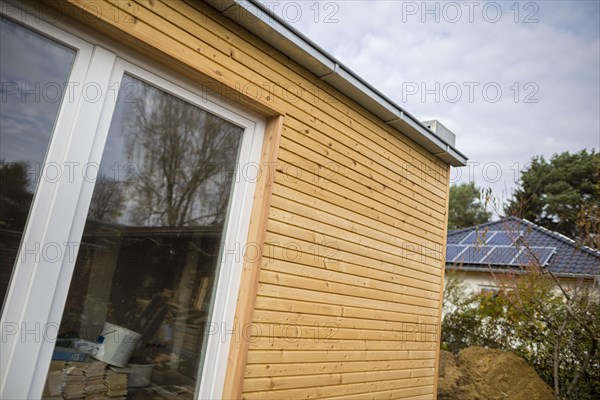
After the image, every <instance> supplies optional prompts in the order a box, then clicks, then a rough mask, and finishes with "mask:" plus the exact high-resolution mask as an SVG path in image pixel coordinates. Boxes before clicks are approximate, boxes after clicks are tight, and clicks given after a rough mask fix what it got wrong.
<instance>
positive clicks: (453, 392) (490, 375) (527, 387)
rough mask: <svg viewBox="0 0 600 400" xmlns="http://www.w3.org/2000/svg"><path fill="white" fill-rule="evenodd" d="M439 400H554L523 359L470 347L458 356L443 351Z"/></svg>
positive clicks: (492, 350)
mask: <svg viewBox="0 0 600 400" xmlns="http://www.w3.org/2000/svg"><path fill="white" fill-rule="evenodd" d="M438 399H439V400H500V399H510V400H551V399H554V394H553V392H552V389H550V387H549V386H548V385H546V383H544V381H542V379H541V378H540V377H539V376H538V375H537V373H536V372H535V370H534V369H533V368H531V367H530V366H529V365H527V363H526V362H525V361H524V360H523V359H522V358H520V357H517V356H516V355H514V354H512V353H508V352H505V351H502V350H496V349H484V348H481V347H469V348H467V349H464V350H462V351H461V352H460V353H459V354H458V356H454V355H453V354H452V353H449V352H447V351H442V352H441V355H440V372H439V382H438Z"/></svg>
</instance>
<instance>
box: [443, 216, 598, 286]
mask: <svg viewBox="0 0 600 400" xmlns="http://www.w3.org/2000/svg"><path fill="white" fill-rule="evenodd" d="M486 231H487V232H488V233H489V232H496V231H497V232H509V233H510V232H514V233H516V235H510V234H509V235H508V236H511V237H512V238H514V237H515V236H518V234H519V233H520V236H521V238H522V240H523V242H524V243H526V244H527V246H529V247H531V248H542V247H543V248H551V249H554V250H551V251H550V253H548V254H552V255H551V256H550V258H549V259H548V261H547V263H545V264H543V267H544V268H546V269H548V270H550V271H552V272H553V273H555V274H556V275H558V276H573V277H590V278H591V277H592V276H594V275H600V251H598V250H595V249H592V248H589V247H586V246H579V245H577V243H575V241H574V240H572V239H570V238H568V237H566V236H564V235H562V234H560V233H558V232H554V231H551V230H548V229H546V228H543V227H541V226H538V225H536V224H534V223H532V222H530V221H527V220H526V219H520V218H517V217H507V218H503V219H500V220H498V221H494V222H488V223H485V224H481V225H477V226H473V227H469V228H465V229H459V230H450V231H448V240H447V244H448V246H449V247H450V246H452V245H458V244H460V243H461V242H462V241H463V240H464V239H465V238H467V236H469V235H471V236H470V237H471V238H473V237H474V236H473V235H477V236H478V237H480V238H481V237H482V236H483V232H486ZM472 232H476V233H472ZM486 236H487V237H489V234H487V235H486ZM467 240H468V239H467ZM479 246H480V247H481V246H484V247H493V246H491V245H489V244H482V243H479ZM459 258H460V257H452V254H450V252H449V251H448V252H447V254H446V267H447V268H451V269H461V270H482V269H485V270H488V268H489V267H490V265H484V263H475V262H466V261H465V262H462V263H460V264H459V263H458V261H459V260H458V259H459ZM453 260H454V261H453ZM484 260H485V259H484ZM491 267H492V268H494V270H507V269H508V270H514V268H515V264H514V263H513V264H510V263H509V262H506V260H504V262H495V263H494V265H492V266H491Z"/></svg>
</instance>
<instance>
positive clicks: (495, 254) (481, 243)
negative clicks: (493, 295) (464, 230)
mask: <svg viewBox="0 0 600 400" xmlns="http://www.w3.org/2000/svg"><path fill="white" fill-rule="evenodd" d="M520 236H521V234H520V233H514V234H513V233H510V234H509V233H506V232H503V231H488V232H485V233H482V234H479V235H478V233H477V232H471V233H469V234H468V235H467V236H466V237H465V238H464V239H463V240H462V241H461V242H460V244H449V245H448V246H447V248H446V262H452V263H459V264H482V265H509V266H520V265H536V264H537V263H538V262H539V264H540V265H541V266H545V265H546V264H548V261H550V258H551V257H552V255H553V254H554V253H555V251H556V248H555V247H527V246H523V245H521V244H519V242H518V240H517V239H518V238H519V237H520Z"/></svg>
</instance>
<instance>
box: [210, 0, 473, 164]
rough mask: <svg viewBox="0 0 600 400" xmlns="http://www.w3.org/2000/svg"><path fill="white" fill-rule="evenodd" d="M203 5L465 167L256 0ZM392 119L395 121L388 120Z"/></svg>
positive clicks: (444, 146)
mask: <svg viewBox="0 0 600 400" xmlns="http://www.w3.org/2000/svg"><path fill="white" fill-rule="evenodd" d="M205 1H206V2H207V3H208V4H210V5H211V6H213V7H214V8H215V9H216V10H217V11H218V12H220V13H221V14H223V15H225V16H226V17H228V18H230V19H232V20H234V21H235V22H237V23H238V24H240V25H241V26H243V27H244V28H246V29H248V30H249V31H251V32H253V33H255V34H256V35H258V36H259V37H261V38H262V39H263V40H265V41H267V42H268V43H269V44H271V45H272V46H274V47H275V48H276V49H278V50H279V51H281V52H282V53H284V54H286V55H287V56H288V57H290V58H292V59H293V60H294V61H296V62H298V63H299V64H300V65H302V66H303V67H305V68H307V69H308V70H309V71H311V72H312V73H314V74H315V75H316V76H317V77H319V78H320V79H322V80H323V81H325V82H327V83H329V84H331V85H332V86H334V87H335V88H336V89H338V90H340V92H342V93H344V94H346V95H348V96H349V97H351V98H352V99H353V100H355V101H356V102H358V103H359V104H360V105H362V106H363V107H365V108H366V109H368V110H369V111H371V112H373V113H374V114H375V115H377V116H378V117H379V118H382V119H383V120H384V121H385V122H386V123H387V124H388V125H390V126H392V127H394V128H395V129H396V130H397V131H399V132H400V133H401V134H403V135H405V136H408V137H410V138H411V139H413V140H415V141H416V142H417V143H419V144H421V145H423V146H424V147H425V148H426V149H427V150H429V151H431V152H432V153H433V154H434V155H435V156H437V157H438V158H440V159H441V160H443V161H444V162H446V163H448V164H450V165H452V166H455V167H459V166H464V165H466V162H467V157H466V156H465V155H463V154H462V153H460V152H459V151H458V150H457V149H456V148H454V146H452V145H451V144H450V143H447V142H446V141H445V140H443V139H442V138H440V137H439V136H438V135H436V134H435V133H434V132H433V131H431V130H430V129H429V128H427V127H426V126H425V125H424V124H423V123H422V122H421V121H419V120H417V119H416V118H415V117H413V116H412V115H411V114H409V113H407V112H406V111H405V110H404V109H403V108H402V107H400V106H399V105H397V104H396V103H394V102H393V101H392V100H390V99H389V98H388V97H387V96H385V95H383V94H382V93H381V92H380V91H378V90H377V89H375V88H374V87H373V86H372V85H370V84H369V83H368V82H366V81H365V80H364V79H362V78H361V77H360V76H358V75H357V74H356V73H354V72H353V71H352V70H350V69H349V68H347V67H346V66H344V64H342V63H341V62H340V61H338V60H337V59H336V58H335V57H333V56H332V55H330V54H329V53H328V52H326V51H325V50H323V49H322V48H321V47H319V46H318V45H317V44H315V43H314V42H313V41H312V40H310V39H308V38H307V37H306V36H304V35H303V34H302V33H300V32H298V31H297V30H296V29H295V28H293V27H292V26H290V25H289V24H288V23H287V22H285V21H284V20H283V19H281V18H280V17H279V16H277V15H276V14H274V13H273V12H271V10H269V9H268V8H266V7H265V6H263V5H262V4H260V3H259V2H258V1H257V0H205ZM251 16H252V17H251ZM394 116H395V117H396V119H390V118H389V117H394ZM398 122H402V123H400V124H398ZM395 125H400V126H402V127H403V128H406V130H400V129H399V127H398V126H395Z"/></svg>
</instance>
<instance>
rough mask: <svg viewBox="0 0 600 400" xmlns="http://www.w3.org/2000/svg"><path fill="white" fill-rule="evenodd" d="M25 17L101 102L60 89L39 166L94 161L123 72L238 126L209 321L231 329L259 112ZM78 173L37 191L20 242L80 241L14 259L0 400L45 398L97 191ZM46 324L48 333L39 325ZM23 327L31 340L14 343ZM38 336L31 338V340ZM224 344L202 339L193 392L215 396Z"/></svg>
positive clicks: (259, 137) (220, 339)
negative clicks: (59, 48)
mask: <svg viewBox="0 0 600 400" xmlns="http://www.w3.org/2000/svg"><path fill="white" fill-rule="evenodd" d="M7 6H8V7H16V6H13V5H10V4H8V5H7V4H6V3H5V2H4V1H2V0H0V7H1V8H0V13H2V14H3V15H4V13H5V10H7ZM29 15H30V18H23V19H22V20H17V21H18V22H19V23H21V24H23V25H25V26H28V27H30V28H31V29H34V30H36V31H38V32H40V33H42V34H44V35H45V36H48V37H50V38H52V39H55V40H58V41H60V42H63V43H65V44H66V45H68V46H69V47H71V48H74V49H76V50H77V51H78V54H77V56H76V61H75V63H74V65H73V68H72V71H71V75H70V76H69V81H70V82H85V83H91V82H93V83H94V84H97V85H98V87H99V88H100V90H101V96H100V97H99V98H95V100H97V101H85V100H84V99H83V98H81V97H79V96H76V97H75V99H76V101H69V100H70V99H68V98H67V96H65V99H63V104H62V105H61V107H60V111H59V115H58V117H57V122H56V125H55V128H54V132H56V134H53V135H52V138H51V142H50V146H49V150H48V154H47V156H46V161H45V164H44V165H48V164H49V163H50V162H58V163H59V164H60V165H65V164H64V163H65V162H76V163H79V164H78V165H82V166H84V165H88V163H97V164H100V161H101V159H102V153H103V150H104V145H105V142H106V138H107V135H108V130H109V127H110V123H111V119H112V115H113V111H114V108H115V103H116V92H117V91H115V90H114V88H115V87H119V85H120V82H121V79H122V77H123V74H124V73H127V74H130V75H133V76H135V77H137V78H139V79H141V80H143V81H145V82H147V83H149V84H150V85H153V86H155V87H157V88H159V89H161V90H164V91H166V92H169V93H171V94H173V95H175V96H177V97H179V98H181V99H183V100H185V101H188V102H189V103H191V104H193V105H195V106H197V107H199V108H202V109H204V110H206V111H208V112H211V113H213V114H215V115H217V116H219V117H221V118H223V119H225V120H227V121H229V122H232V123H234V124H235V125H238V126H240V127H242V128H243V129H244V134H243V138H242V142H241V144H240V151H239V158H238V160H237V162H238V166H240V168H239V169H238V173H237V174H236V183H235V184H234V187H233V190H232V193H231V195H230V196H231V200H230V209H229V211H228V216H227V221H226V225H225V231H224V232H225V237H224V238H223V241H222V243H223V246H224V249H223V251H222V254H221V256H220V264H219V266H218V276H217V281H216V283H215V284H216V293H215V296H214V299H215V300H214V304H213V308H212V312H211V321H210V322H211V324H215V325H212V326H219V327H223V328H226V329H227V330H232V329H233V323H234V314H235V307H236V302H237V294H238V291H239V286H240V279H241V272H242V266H243V261H244V260H243V249H244V248H245V245H246V242H247V238H248V228H249V224H250V214H251V209H252V201H253V195H254V191H255V186H256V185H255V183H256V182H255V180H254V179H253V177H248V176H244V175H245V174H244V173H240V172H241V171H246V169H245V167H247V166H251V165H252V164H255V165H256V167H258V165H259V164H258V163H259V161H260V155H261V148H262V142H263V137H264V131H265V118H264V117H263V116H260V115H258V114H255V113H253V112H250V111H247V110H244V109H242V108H241V107H239V106H237V105H235V104H231V103H230V102H228V103H225V102H223V101H222V100H221V99H218V98H216V97H214V96H211V95H207V94H206V93H203V92H202V90H201V88H200V87H199V86H198V85H197V84H196V83H194V82H190V81H189V80H187V79H185V78H182V77H179V76H176V75H175V74H173V73H172V72H170V71H169V70H167V69H166V68H164V67H161V66H159V65H156V64H155V63H153V62H152V61H149V60H146V59H144V58H142V57H140V56H137V55H136V54H135V53H133V52H132V51H126V50H125V51H124V49H123V48H121V47H119V46H118V45H117V46H113V45H112V44H111V43H107V42H106V41H104V40H102V39H99V38H98V40H96V37H95V36H94V35H93V34H90V33H89V32H83V31H79V30H77V29H76V28H73V27H71V26H67V27H65V26H60V24H58V25H59V26H58V27H57V26H54V25H52V24H49V23H47V22H44V21H43V20H41V19H40V18H39V16H35V17H34V16H33V15H32V14H29ZM8 17H9V18H10V16H8ZM66 30H68V32H67V31H66ZM81 38H84V39H85V40H83V39H81ZM99 43H100V45H98V44H99ZM82 87H86V85H85V84H84V85H82ZM75 92H76V93H79V92H77V91H75ZM71 100H72V99H71ZM74 176H75V179H69V180H70V181H69V180H66V179H61V180H60V181H59V182H58V183H50V182H45V181H43V180H42V181H41V182H40V183H39V185H38V188H37V190H36V194H35V198H34V200H33V203H32V206H31V212H30V216H29V219H28V222H27V225H26V228H25V232H24V236H23V242H25V241H27V243H40V247H41V248H44V246H45V245H47V244H49V243H54V242H58V243H70V244H71V245H68V246H74V247H76V248H75V249H72V248H70V249H68V250H69V252H67V251H65V252H63V255H64V256H63V257H62V258H61V259H60V260H58V261H57V262H49V261H48V260H44V259H43V257H38V258H37V259H36V258H33V259H32V257H29V258H25V260H26V262H22V263H19V262H18V263H17V264H16V266H15V270H14V272H13V277H12V279H11V284H10V288H9V291H8V295H7V299H6V303H5V310H4V312H3V315H2V316H1V320H0V323H1V324H2V325H0V330H1V331H2V339H3V340H2V343H1V344H0V345H1V346H2V350H1V351H0V357H1V360H0V361H1V364H0V398H14V399H19V398H24V399H31V398H40V397H41V394H42V391H43V387H44V384H45V380H46V374H47V371H48V367H49V364H50V361H51V357H52V352H53V349H54V339H55V338H54V337H47V336H55V334H56V331H57V327H58V323H60V320H61V316H62V313H63V309H64V305H65V303H66V298H67V295H68V289H69V285H70V282H71V278H72V274H73V270H74V267H75V261H76V259H77V258H76V256H77V249H78V246H76V245H72V244H74V243H80V240H81V236H82V233H83V229H84V226H85V220H86V216H87V210H88V208H89V205H90V202H91V197H92V193H93V189H94V183H93V182H92V181H91V180H90V179H87V180H86V179H83V175H82V174H79V175H78V174H74ZM22 253H23V254H22ZM232 253H233V254H232ZM22 256H26V253H25V252H24V249H22V248H20V249H19V254H18V256H17V257H18V258H17V260H21V259H22ZM67 256H69V257H67ZM9 325H10V327H11V329H12V327H14V326H16V327H17V328H18V332H17V334H12V333H11V334H10V335H8V334H7V333H9V332H8V331H5V328H6V327H7V326H9ZM23 327H24V328H26V329H30V330H31V333H29V334H27V333H26V332H25V331H24V330H23ZM31 327H34V328H33V329H31ZM44 327H46V328H52V329H53V331H49V329H46V330H44V329H43V328H44ZM11 332H12V331H11ZM24 332H25V333H24ZM22 334H25V335H26V336H25V339H27V340H20V339H21V335H22ZM34 335H37V337H35V338H34V340H30V339H31V337H32V336H34ZM5 338H6V339H7V340H4V339H5ZM230 342H231V335H229V334H227V333H226V332H220V334H216V335H208V337H207V338H206V343H205V352H204V354H203V357H202V361H201V362H202V363H203V365H202V371H201V372H199V373H198V379H199V382H198V383H197V385H196V390H197V392H196V398H198V399H213V398H220V397H221V394H222V390H223V385H224V381H225V372H226V368H227V358H228V352H229V347H230ZM206 360H210V361H206Z"/></svg>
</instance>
